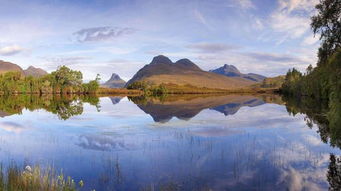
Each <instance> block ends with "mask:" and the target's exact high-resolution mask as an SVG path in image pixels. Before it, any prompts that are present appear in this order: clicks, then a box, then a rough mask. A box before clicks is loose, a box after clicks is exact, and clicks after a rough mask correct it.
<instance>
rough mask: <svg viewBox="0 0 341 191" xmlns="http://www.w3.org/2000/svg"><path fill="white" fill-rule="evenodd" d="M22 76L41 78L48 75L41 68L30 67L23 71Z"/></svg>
mask: <svg viewBox="0 0 341 191" xmlns="http://www.w3.org/2000/svg"><path fill="white" fill-rule="evenodd" d="M24 74H25V76H33V77H41V76H44V75H47V74H48V73H47V72H46V71H45V70H43V69H41V68H35V67H33V66H30V67H28V68H27V69H26V70H24Z"/></svg>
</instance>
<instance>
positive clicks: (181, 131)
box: [0, 95, 341, 191]
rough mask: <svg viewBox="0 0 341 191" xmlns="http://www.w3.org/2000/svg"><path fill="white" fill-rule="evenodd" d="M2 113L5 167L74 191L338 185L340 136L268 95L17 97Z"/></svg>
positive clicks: (309, 107)
mask: <svg viewBox="0 0 341 191" xmlns="http://www.w3.org/2000/svg"><path fill="white" fill-rule="evenodd" d="M0 110H1V111H0V116H1V117H2V118H0V161H1V162H2V164H3V165H4V166H6V165H9V164H11V163H13V162H15V163H16V164H20V165H23V166H24V165H35V164H39V165H41V166H52V167H54V168H55V169H58V170H62V171H63V173H64V174H66V175H70V176H72V177H73V178H74V179H75V180H76V181H79V180H83V181H84V183H85V184H84V187H83V189H82V190H91V189H96V190H97V191H100V190H327V189H328V188H329V187H335V186H339V185H340V181H339V179H340V171H341V170H340V169H341V167H340V166H341V164H340V155H341V152H340V149H339V147H338V145H339V139H338V136H337V135H339V134H338V133H333V131H332V130H333V129H330V128H329V127H328V121H327V122H326V119H325V117H324V116H323V114H321V113H320V112H322V111H324V108H323V107H322V106H319V104H311V103H308V104H306V105H302V103H301V104H295V103H294V102H292V101H290V100H285V99H284V98H282V97H280V96H276V95H224V96H223V95H221V96H207V95H206V96H204V95H202V96H199V95H191V96H167V97H162V98H143V97H129V98H128V97H101V98H91V97H71V98H60V97H45V98H44V97H42V98H37V97H25V96H15V97H9V98H4V97H3V98H1V99H0ZM315 110H316V111H315ZM337 132H338V131H337Z"/></svg>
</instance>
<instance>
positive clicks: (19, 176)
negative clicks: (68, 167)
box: [0, 164, 84, 191]
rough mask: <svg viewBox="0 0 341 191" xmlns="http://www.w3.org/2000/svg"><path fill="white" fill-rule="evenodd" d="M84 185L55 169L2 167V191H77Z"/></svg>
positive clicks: (0, 186) (0, 182)
mask: <svg viewBox="0 0 341 191" xmlns="http://www.w3.org/2000/svg"><path fill="white" fill-rule="evenodd" d="M83 185H84V183H83V181H79V182H78V183H76V182H75V181H74V180H73V179H72V178H71V177H69V176H68V177H66V176H64V174H63V173H62V172H61V173H56V171H55V170H54V169H53V168H46V169H44V170H43V169H41V168H40V166H34V167H30V166H26V167H25V168H20V167H18V166H17V165H14V164H11V165H10V166H9V167H8V168H7V169H4V168H3V166H2V165H1V167H0V191H76V190H79V189H80V188H82V187H83Z"/></svg>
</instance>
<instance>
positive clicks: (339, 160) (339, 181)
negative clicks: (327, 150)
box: [327, 154, 341, 191]
mask: <svg viewBox="0 0 341 191" xmlns="http://www.w3.org/2000/svg"><path fill="white" fill-rule="evenodd" d="M327 179H328V182H329V190H333V191H334V190H341V157H340V156H335V155H334V154H330V163H329V166H328V173H327Z"/></svg>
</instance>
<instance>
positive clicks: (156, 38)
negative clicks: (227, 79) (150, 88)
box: [0, 0, 319, 81]
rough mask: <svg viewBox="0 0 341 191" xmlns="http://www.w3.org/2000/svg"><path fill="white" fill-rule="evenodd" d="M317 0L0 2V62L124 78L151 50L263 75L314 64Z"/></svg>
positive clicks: (204, 65) (208, 65) (206, 66)
mask: <svg viewBox="0 0 341 191" xmlns="http://www.w3.org/2000/svg"><path fill="white" fill-rule="evenodd" d="M317 2H318V0H193V1H190V0H30V1H27V0H0V60H5V61H11V62H14V63H16V64H18V65H20V66H21V67H23V68H26V67H28V66H30V65H33V66H36V67H41V68H43V69H45V70H47V71H52V70H55V69H56V68H57V67H58V66H60V65H67V66H69V67H70V68H72V69H77V70H81V71H82V72H83V74H84V78H85V79H86V80H88V79H92V78H94V77H95V76H96V74H97V73H99V74H101V77H102V80H103V81H104V80H106V79H107V78H109V77H110V75H111V73H113V72H114V73H117V74H119V75H120V76H121V77H122V78H124V79H126V80H127V79H130V78H131V77H132V76H133V75H134V74H135V73H136V72H137V71H138V70H139V69H140V68H141V67H143V66H144V65H145V64H148V63H149V62H150V61H151V60H152V58H153V57H154V56H156V55H159V54H163V55H165V56H168V57H169V58H170V59H171V60H173V61H176V60H178V59H181V58H189V59H191V60H192V61H194V62H195V63H196V64H198V65H199V66H200V67H201V68H202V69H204V70H210V69H214V68H217V67H220V66H222V65H224V64H233V65H235V66H237V67H238V68H239V69H240V70H241V71H242V72H245V73H248V72H252V73H259V74H263V75H266V76H276V75H280V74H285V73H286V71H287V70H288V69H289V68H292V67H296V68H298V69H300V70H302V71H304V70H305V68H306V67H307V66H308V65H309V64H312V65H314V64H315V62H316V52H317V48H318V46H319V40H318V38H317V37H316V38H314V37H313V34H312V32H311V30H310V17H311V16H312V15H313V14H315V10H314V5H315V4H316V3H317Z"/></svg>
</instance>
